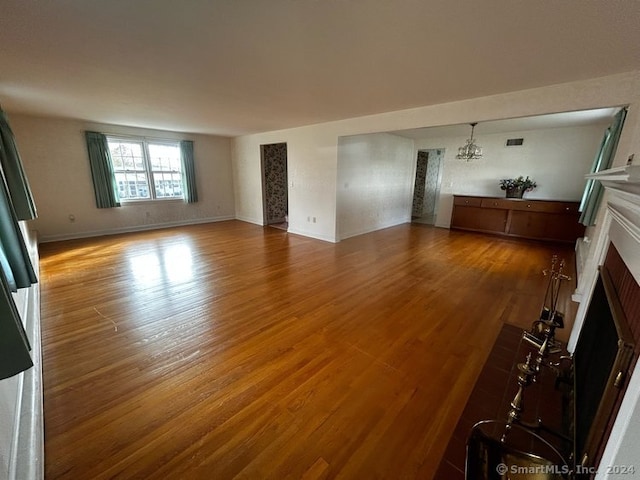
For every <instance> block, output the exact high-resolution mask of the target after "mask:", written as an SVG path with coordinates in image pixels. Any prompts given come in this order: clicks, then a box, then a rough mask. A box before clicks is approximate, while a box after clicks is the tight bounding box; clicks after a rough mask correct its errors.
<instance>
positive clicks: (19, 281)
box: [0, 180, 38, 291]
mask: <svg viewBox="0 0 640 480" xmlns="http://www.w3.org/2000/svg"><path fill="white" fill-rule="evenodd" d="M0 249H1V250H2V254H1V255H0V257H2V260H1V261H0V264H1V265H8V266H9V269H8V270H5V282H7V283H8V284H9V285H10V286H11V289H12V290H13V291H15V290H16V289H18V288H25V287H30V286H31V284H32V283H36V282H37V281H38V280H37V278H36V274H35V272H34V270H33V265H32V264H31V258H30V257H29V250H27V246H26V244H25V243H24V237H23V236H22V231H21V230H20V227H19V226H18V219H17V218H16V213H15V211H14V210H13V205H12V204H11V197H10V196H9V191H8V190H7V186H6V184H5V181H4V180H0Z"/></svg>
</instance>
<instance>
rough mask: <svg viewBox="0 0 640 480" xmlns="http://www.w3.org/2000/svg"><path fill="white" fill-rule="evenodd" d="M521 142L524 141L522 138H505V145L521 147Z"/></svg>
mask: <svg viewBox="0 0 640 480" xmlns="http://www.w3.org/2000/svg"><path fill="white" fill-rule="evenodd" d="M523 143H524V138H509V139H507V147H521V146H522V144H523Z"/></svg>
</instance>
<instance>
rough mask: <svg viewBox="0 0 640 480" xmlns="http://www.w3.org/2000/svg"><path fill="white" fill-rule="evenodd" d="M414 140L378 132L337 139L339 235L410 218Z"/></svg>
mask: <svg viewBox="0 0 640 480" xmlns="http://www.w3.org/2000/svg"><path fill="white" fill-rule="evenodd" d="M415 170H416V156H415V152H414V147H413V140H410V139H408V138H403V137H399V136H397V135H390V134H388V133H377V134H369V135H355V136H349V137H340V139H339V140H338V174H337V228H338V238H339V239H344V238H348V237H352V236H354V235H360V234H362V233H367V232H372V231H374V230H379V229H381V228H386V227H390V226H393V225H398V224H401V223H406V222H409V221H411V201H412V195H413V185H414V177H415Z"/></svg>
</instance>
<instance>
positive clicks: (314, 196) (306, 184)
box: [233, 127, 338, 242]
mask: <svg viewBox="0 0 640 480" xmlns="http://www.w3.org/2000/svg"><path fill="white" fill-rule="evenodd" d="M278 142H286V143H287V176H288V182H289V191H288V195H289V197H288V200H289V232H291V233H297V234H301V235H305V236H308V237H313V238H318V239H321V240H326V241H331V242H333V241H335V238H336V170H337V154H338V139H337V137H334V136H333V135H332V134H331V131H325V130H324V129H323V128H318V129H314V128H307V127H302V128H295V129H291V130H287V131H286V132H280V131H278V132H269V133H262V134H257V135H248V136H244V137H237V138H235V139H234V140H233V144H234V146H233V177H234V182H235V183H234V191H235V204H236V218H238V219H239V220H244V221H247V222H252V223H256V224H258V225H264V218H263V212H262V179H261V171H260V145H264V144H269V143H278ZM313 217H315V218H316V223H313V222H312V221H309V220H307V219H308V218H309V219H311V218H313Z"/></svg>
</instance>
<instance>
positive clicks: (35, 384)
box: [8, 222, 44, 480]
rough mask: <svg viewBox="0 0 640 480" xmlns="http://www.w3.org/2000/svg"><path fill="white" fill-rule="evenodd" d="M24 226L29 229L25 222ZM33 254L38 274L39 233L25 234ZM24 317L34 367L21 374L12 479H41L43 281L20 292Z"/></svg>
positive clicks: (42, 454)
mask: <svg viewBox="0 0 640 480" xmlns="http://www.w3.org/2000/svg"><path fill="white" fill-rule="evenodd" d="M21 228H22V230H23V232H24V231H25V228H24V223H23V222H21ZM25 236H26V238H27V240H28V241H29V254H30V257H31V261H32V263H33V268H34V270H35V272H36V275H37V277H38V278H39V277H40V271H39V266H38V265H39V257H38V242H37V239H36V238H35V235H25ZM17 295H19V297H20V300H21V301H20V302H18V303H17V306H18V308H19V313H20V317H21V318H22V319H23V321H24V323H25V331H26V332H27V336H28V338H29V342H30V344H31V359H32V360H33V367H32V368H30V369H28V370H26V371H25V372H23V373H21V374H20V375H19V379H18V396H17V402H16V418H15V427H14V435H13V438H12V440H13V442H12V445H11V454H10V458H9V477H8V479H9V480H37V479H42V478H44V413H43V383H42V342H41V336H40V285H39V283H35V284H33V285H32V286H31V287H29V288H27V289H21V290H20V292H19V293H18V294H17Z"/></svg>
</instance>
